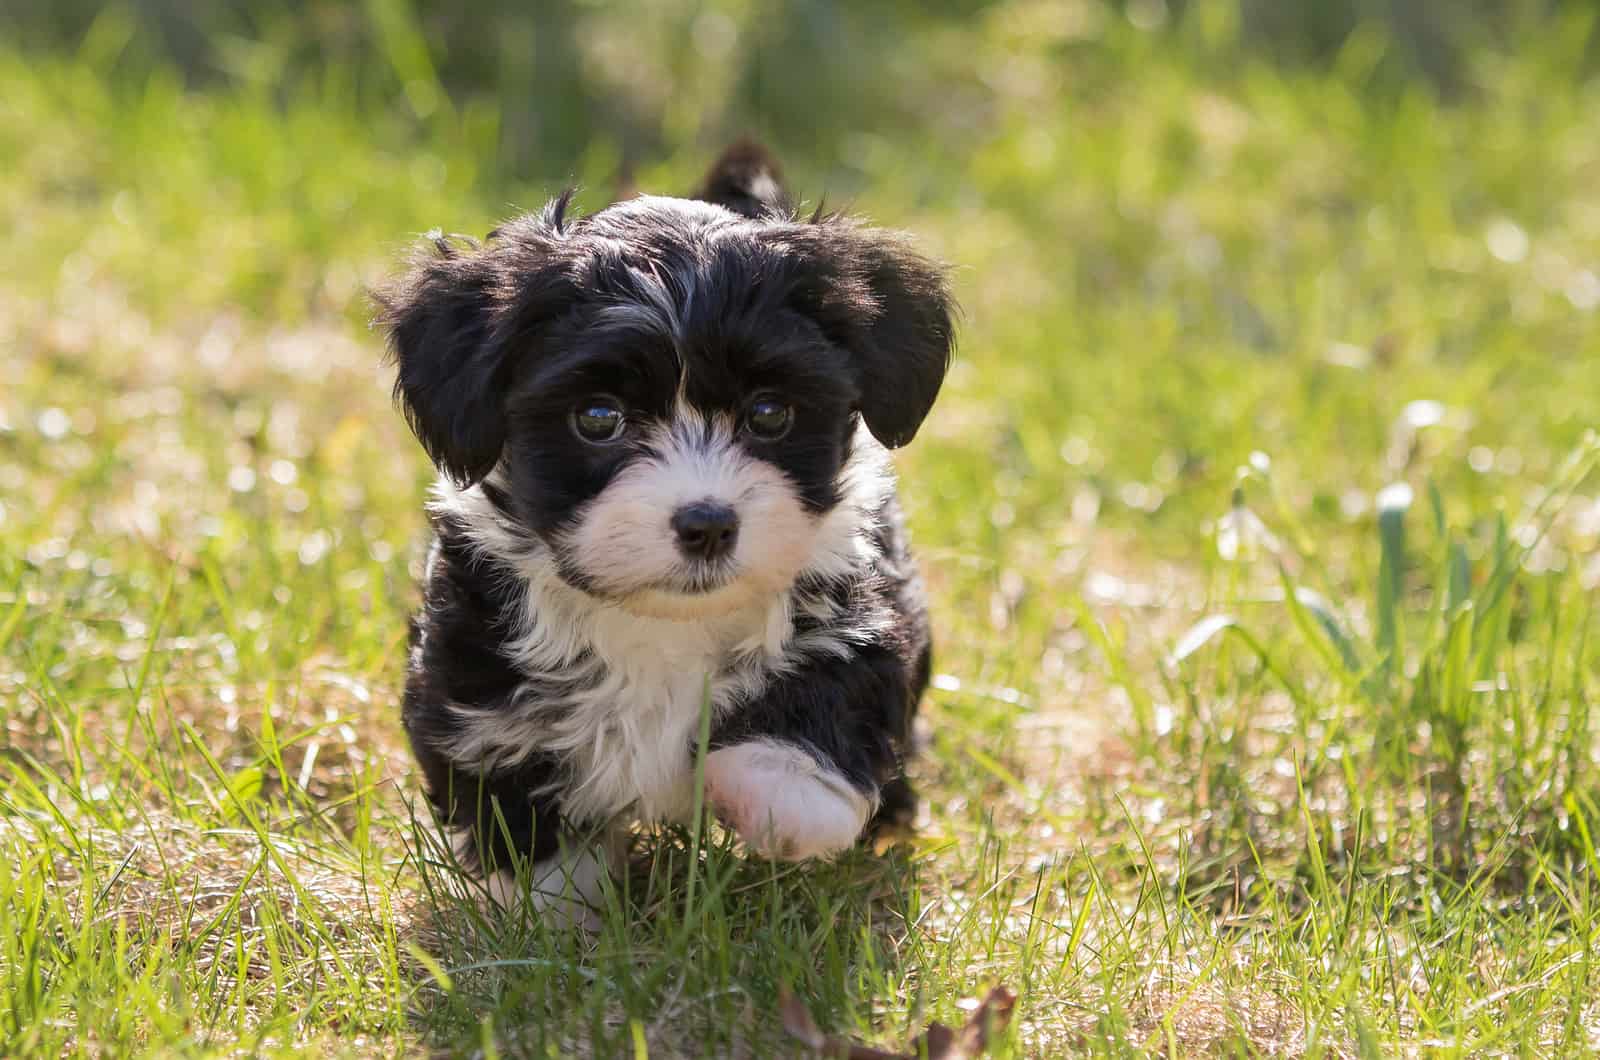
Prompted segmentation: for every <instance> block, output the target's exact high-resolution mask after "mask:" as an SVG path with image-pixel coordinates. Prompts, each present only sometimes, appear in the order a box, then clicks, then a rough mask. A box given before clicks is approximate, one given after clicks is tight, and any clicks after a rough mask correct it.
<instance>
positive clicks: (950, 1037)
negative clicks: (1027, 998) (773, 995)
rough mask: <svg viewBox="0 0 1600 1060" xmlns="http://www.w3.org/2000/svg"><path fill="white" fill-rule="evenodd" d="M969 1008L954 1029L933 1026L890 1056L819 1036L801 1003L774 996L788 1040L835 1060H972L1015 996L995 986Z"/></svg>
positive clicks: (784, 993)
mask: <svg viewBox="0 0 1600 1060" xmlns="http://www.w3.org/2000/svg"><path fill="white" fill-rule="evenodd" d="M971 1004H972V1005H973V1011H972V1016H971V1017H970V1018H969V1019H968V1020H967V1022H966V1023H965V1024H963V1025H962V1027H961V1029H960V1030H951V1029H950V1028H949V1027H946V1026H945V1025H944V1024H942V1023H939V1022H937V1021H935V1022H933V1023H930V1024H929V1025H928V1029H927V1030H926V1031H924V1032H923V1033H922V1034H921V1035H920V1036H918V1037H917V1038H916V1039H914V1040H913V1041H912V1042H911V1048H910V1050H909V1051H908V1052H903V1053H893V1052H885V1051H884V1050H882V1049H875V1048H873V1047H872V1046H870V1045H863V1044H862V1043H860V1042H853V1041H851V1040H849V1039H848V1038H842V1037H840V1036H838V1035H833V1034H823V1033H822V1031H821V1029H820V1028H818V1027H817V1021H816V1020H815V1019H813V1018H812V1016H811V1010H810V1009H808V1008H806V1006H805V1002H803V1001H801V1000H800V999H799V998H798V997H796V996H795V995H794V992H793V991H791V990H789V988H788V987H784V988H783V989H782V990H780V991H779V992H778V1015H779V1017H780V1018H781V1019H782V1021H783V1029H784V1030H785V1031H787V1032H789V1036H790V1037H791V1038H794V1039H795V1040H796V1041H798V1042H800V1044H801V1045H803V1046H805V1047H806V1048H807V1049H809V1050H811V1052H813V1053H815V1054H817V1055H820V1056H825V1057H835V1058H840V1060H924V1058H926V1060H972V1058H973V1057H978V1056H982V1055H983V1054H984V1052H985V1051H987V1049H988V1048H989V1037H990V1035H991V1034H999V1033H1001V1032H1003V1031H1004V1030H1005V1028H1006V1024H1007V1023H1009V1022H1010V1021H1011V1012H1012V1010H1013V1009H1015V1008H1016V1004H1017V995H1015V994H1013V993H1012V992H1011V991H1010V990H1008V989H1006V988H1005V987H1003V986H997V987H995V988H994V989H993V990H990V991H989V993H988V994H987V995H985V997H984V999H983V1000H982V1001H974V1002H971ZM963 1007H965V1006H963Z"/></svg>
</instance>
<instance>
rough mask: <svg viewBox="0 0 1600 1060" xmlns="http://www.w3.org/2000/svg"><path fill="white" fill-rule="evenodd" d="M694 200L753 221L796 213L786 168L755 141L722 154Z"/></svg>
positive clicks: (738, 143) (734, 146) (735, 145)
mask: <svg viewBox="0 0 1600 1060" xmlns="http://www.w3.org/2000/svg"><path fill="white" fill-rule="evenodd" d="M694 197H695V198H697V199H703V200H704V201H706V202H714V203H716V204H717V205H718V206H726V207H727V208H728V209H730V210H732V211H733V212H734V213H736V214H741V215H743V216H745V217H750V218H770V217H781V218H785V219H787V218H788V217H790V216H791V215H792V214H793V213H794V202H793V200H791V199H790V198H789V191H788V189H787V188H785V187H784V185H783V167H782V166H780V165H778V160H777V159H776V158H774V157H773V156H772V152H771V151H768V150H767V149H766V148H765V147H763V146H762V145H761V144H759V143H756V142H755V141H754V140H740V141H738V142H737V143H735V144H733V145H732V146H731V147H729V148H728V149H727V150H726V151H724V152H722V155H721V156H720V157H719V158H718V159H717V160H716V161H715V162H713V163H712V164H711V168H710V169H709V170H707V171H706V176H705V179H704V180H703V181H702V182H701V184H700V190H699V191H697V192H695V195H694Z"/></svg>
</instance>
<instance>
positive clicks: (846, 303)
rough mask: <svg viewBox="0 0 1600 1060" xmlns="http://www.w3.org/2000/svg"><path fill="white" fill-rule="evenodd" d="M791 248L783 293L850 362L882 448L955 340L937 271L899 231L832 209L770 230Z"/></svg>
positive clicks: (925, 393) (908, 430)
mask: <svg viewBox="0 0 1600 1060" xmlns="http://www.w3.org/2000/svg"><path fill="white" fill-rule="evenodd" d="M773 237H774V238H775V240H776V241H777V242H778V243H779V244H780V245H783V246H784V247H785V248H786V249H788V250H789V251H790V252H791V253H794V254H797V255H798V260H796V261H795V263H794V266H793V273H792V276H791V288H790V298H791V301H792V302H793V303H794V304H795V306H796V308H798V309H800V310H801V312H803V313H805V314H806V315H807V316H809V317H811V318H812V319H813V320H814V321H816V322H817V324H818V325H819V326H820V327H821V328H822V331H823V333H824V334H825V335H827V336H828V338H829V339H831V340H832V341H833V342H836V343H838V344H839V345H840V346H842V347H844V348H845V349H846V350H847V351H849V353H850V354H851V356H852V358H853V360H854V363H855V372H856V385H857V389H858V391H859V394H860V397H859V407H860V410H861V418H862V419H863V420H865V421H866V424H867V429H868V430H870V431H871V432H872V434H873V437H875V438H877V439H878V441H880V442H882V443H883V444H884V445H886V446H888V447H889V448H891V449H894V448H898V447H899V446H902V445H905V444H906V443H907V442H909V441H911V439H912V438H913V437H914V436H915V435H916V433H917V428H919V427H920V426H922V421H923V419H924V418H926V417H927V415H928V410H929V409H931V408H932V407H933V402H934V399H935V398H937V397H938V396H939V388H940V386H941V385H942V384H943V383H944V376H945V372H946V370H948V368H949V367H950V356H951V353H952V352H953V350H954V348H955V329H954V322H953V320H952V317H953V315H954V312H955V303H954V302H953V301H952V299H951V297H950V290H949V287H948V285H947V284H946V281H945V275H944V270H943V269H942V268H941V267H940V266H938V265H936V264H935V263H933V262H932V261H930V260H928V259H927V258H925V257H923V256H922V255H921V254H919V253H917V252H916V251H915V250H914V249H912V247H911V246H910V244H909V243H908V242H907V241H906V240H905V239H904V238H903V237H901V236H899V235H897V234H895V233H892V232H885V231H881V230H876V229H871V228H864V227H860V226H858V225H856V224H854V223H853V222H851V221H848V220H846V219H843V218H840V217H836V216H819V218H817V219H816V220H815V221H814V222H813V223H811V224H807V225H790V226H784V227H783V228H782V229H776V230H774V232H773Z"/></svg>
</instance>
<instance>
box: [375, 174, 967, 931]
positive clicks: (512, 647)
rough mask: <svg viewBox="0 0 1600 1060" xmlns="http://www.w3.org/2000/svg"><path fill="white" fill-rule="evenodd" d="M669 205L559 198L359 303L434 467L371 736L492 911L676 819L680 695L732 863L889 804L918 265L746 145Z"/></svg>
mask: <svg viewBox="0 0 1600 1060" xmlns="http://www.w3.org/2000/svg"><path fill="white" fill-rule="evenodd" d="M701 195H702V198H701V199H697V200H696V199H673V198H659V197H648V196H647V197H640V198H636V199H632V200H629V201H626V202H621V203H617V204H615V205H612V206H610V207H608V208H606V209H604V210H601V211H600V212H598V213H595V214H593V215H590V216H587V217H573V216H571V215H570V211H569V209H568V199H567V196H562V197H561V198H559V199H557V200H555V201H554V202H552V203H551V204H550V205H549V206H547V207H546V208H545V209H544V210H543V211H541V212H540V213H538V214H534V215H529V216H525V217H521V218H517V219H515V220H512V221H510V222H508V223H506V224H505V225H503V226H501V227H500V228H499V229H497V230H496V231H495V232H493V233H491V234H490V235H489V237H488V239H487V240H486V241H485V242H484V243H483V244H481V245H478V244H475V243H471V242H468V241H462V240H445V239H436V240H434V241H433V243H432V246H431V247H430V248H429V249H428V250H427V252H425V253H424V254H422V255H421V256H420V257H419V258H418V259H417V260H416V261H415V262H414V263H413V265H412V266H411V268H410V270H409V271H408V272H407V273H406V274H405V275H403V276H402V277H401V278H399V279H398V280H397V281H395V282H394V283H393V284H392V285H391V286H390V287H389V288H388V289H387V290H386V291H384V292H382V294H381V295H380V304H381V315H380V323H381V325H382V326H383V327H384V328H385V329H386V330H387V332H388V335H389V340H390V345H391V349H392V351H393V355H394V359H395V362H396V365H397V367H398V373H397V381H396V384H395V393H396V396H397V399H398V401H399V403H400V405H401V406H402V408H403V409H404V411H405V414H406V417H407V419H408V420H409V421H410V423H411V426H412V428H413V430H414V431H415V433H416V435H417V437H418V439H419V440H420V441H421V442H422V445H423V447H424V448H425V449H426V450H427V452H428V455H429V456H430V457H431V458H432V460H433V461H434V463H435V464H436V465H437V467H438V469H439V471H440V480H439V483H438V486H437V487H436V489H435V492H434V496H433V499H432V502H431V504H430V507H429V511H430V515H431V518H432V522H433V527H434V531H435V541H434V544H433V547H432V549H431V551H430V553H429V557H428V562H427V570H426V572H425V576H424V582H423V603H422V608H421V610H420V612H419V613H418V615H417V616H416V619H415V622H414V626H413V637H412V645H411V655H410V665H409V673H408V679H407V684H406V691H405V701H404V708H403V717H404V722H405V726H406V730H407V732H408V733H409V734H410V738H411V743H412V747H413V749H414V751H415V753H416V756H417V761H418V763H419V764H420V766H421V768H422V772H423V776H424V779H425V781H426V784H427V789H428V794H429V797H430V799H431V800H432V802H433V805H434V807H435V810H436V812H437V813H438V815H439V817H440V819H441V821H442V823H443V824H444V825H445V826H446V827H448V828H449V829H451V830H453V832H454V833H455V836H456V839H457V849H458V851H459V852H460V854H461V856H462V859H463V861H464V863H465V864H467V866H468V867H469V868H471V869H473V870H475V871H478V872H481V873H483V874H485V875H486V876H489V877H491V892H492V893H495V894H496V895H498V896H499V897H500V900H502V901H508V900H510V899H511V897H515V896H518V895H520V896H524V897H528V898H529V899H530V900H534V901H538V902H540V904H542V905H545V906H550V907H560V908H563V909H566V910H568V911H569V912H570V911H571V909H572V908H574V907H576V908H579V909H581V908H582V907H583V903H586V902H592V900H593V898H594V893H595V889H596V886H597V882H598V880H599V879H600V878H601V877H602V876H603V875H604V873H603V871H602V870H603V867H604V865H605V863H606V852H607V851H610V850H612V849H614V847H615V838H616V835H617V829H619V828H620V827H622V826H624V825H625V824H626V823H627V822H628V821H629V820H631V819H643V820H682V819H684V818H685V817H686V816H687V815H688V814H689V813H690V812H691V807H692V800H693V773H694V770H693V757H694V745H695V736H696V732H697V729H698V725H699V719H700V717H701V711H702V707H703V706H704V705H705V704H706V703H707V702H708V700H709V707H710V710H711V721H712V730H711V748H712V753H711V754H710V755H709V756H708V759H707V766H706V775H707V797H708V801H709V804H710V805H711V807H712V808H713V810H714V811H715V812H717V813H718V815H719V816H720V817H721V818H722V819H723V821H724V822H725V823H727V824H728V825H729V826H730V827H732V828H734V829H735V830H736V831H737V832H738V833H739V835H740V836H741V837H742V838H743V839H744V840H745V842H746V844H747V846H748V847H749V848H750V849H751V850H752V851H754V852H758V853H761V854H764V855H767V856H773V857H784V858H803V857H812V856H825V855H828V854H831V853H834V852H837V851H838V850H840V849H842V848H844V847H846V846H848V845H849V844H850V843H852V842H854V841H855V839H856V838H857V837H858V836H859V835H860V834H861V833H862V831H863V828H864V827H865V826H866V825H868V823H869V822H872V821H876V822H879V823H881V822H883V821H885V820H889V819H895V818H902V817H904V816H906V815H907V814H909V812H910V809H911V807H912V801H913V800H912V796H911V793H910V790H909V788H908V787H907V786H906V784H905V781H904V779H903V777H902V766H903V758H904V755H905V753H906V749H907V742H908V736H909V733H910V725H911V720H912V715H913V712H914V710H915V708H916V704H917V700H918V699H919V697H920V696H921V694H922V691H923V688H924V686H925V685H926V683H927V678H928V666H929V662H928V658H929V656H928V650H929V649H928V629H927V618H926V613H925V610H924V605H923V600H922V591H921V588H920V584H919V581H918V577H917V574H916V570H915V567H914V566H913V564H912V561H911V558H910V554H909V552H908V551H907V548H906V542H905V534H904V530H903V527H902V525H901V520H900V516H899V509H898V506H897V503H896V501H895V494H894V482H893V477H892V474H891V471H890V468H889V463H888V459H887V454H886V452H885V447H888V448H893V447H896V446H899V445H902V444H904V443H906V442H908V441H910V440H911V438H912V436H913V435H914V434H915V433H916V431H917V428H918V427H919V425H920V424H921V423H922V420H923V418H924V417H925V416H926V415H927V413H928V411H929V409H930V407H931V406H932V404H933V401H934V398H935V396H936V395H937V394H938V391H939V386H940V383H941V382H942V380H943V378H944V374H945V368H946V365H947V363H948V360H949V356H950V353H951V341H952V339H951V322H950V314H951V304H950V300H949V296H948V294H947V292H946V287H945V282H944V278H943V275H942V273H941V271H940V269H939V268H937V267H936V266H935V265H933V264H932V263H930V262H929V261H927V260H926V259H924V258H923V257H921V256H919V255H918V254H916V253H915V252H914V251H912V250H911V249H910V248H909V246H908V245H907V244H906V242H905V241H904V240H903V239H902V238H900V237H898V236H895V235H892V234H889V233H885V232H882V231H877V230H874V229H870V228H866V227H863V226H861V225H859V224H857V223H855V222H853V221H851V220H848V219H846V218H843V217H839V216H815V217H812V218H811V219H809V220H800V219H797V218H796V217H795V216H794V215H793V212H792V209H791V207H790V205H789V200H788V197H787V193H786V192H784V190H783V187H782V183H781V178H780V176H779V173H778V170H777V167H776V164H775V163H774V162H772V160H771V159H770V158H769V157H768V156H767V155H766V153H765V152H764V151H763V150H761V149H760V148H758V147H755V146H753V145H740V146H738V147H736V148H734V149H732V150H730V151H729V152H728V153H727V154H726V155H725V156H724V157H723V158H722V159H721V160H720V161H719V163H718V164H717V165H716V166H714V167H713V168H712V171H711V173H710V174H709V175H708V177H707V179H706V183H705V186H704V189H703V190H702V192H701ZM523 863H525V864H527V865H528V869H527V871H525V872H524V873H522V874H521V875H519V876H517V877H516V879H517V880H520V881H521V882H520V884H514V883H513V882H512V876H511V875H510V874H511V873H512V870H514V869H515V868H516V867H517V866H518V865H519V864H523ZM519 888H520V890H519Z"/></svg>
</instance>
